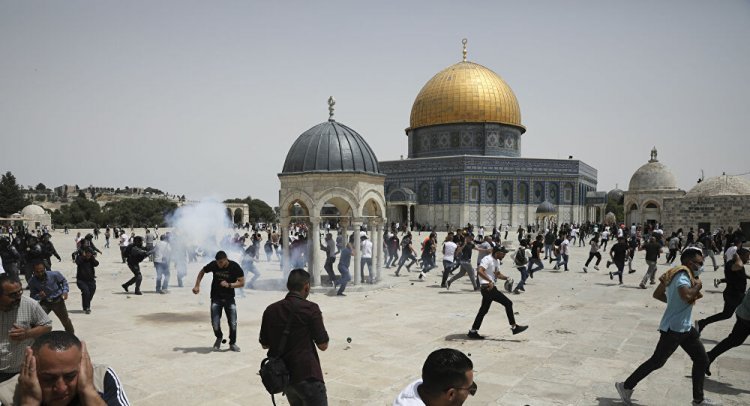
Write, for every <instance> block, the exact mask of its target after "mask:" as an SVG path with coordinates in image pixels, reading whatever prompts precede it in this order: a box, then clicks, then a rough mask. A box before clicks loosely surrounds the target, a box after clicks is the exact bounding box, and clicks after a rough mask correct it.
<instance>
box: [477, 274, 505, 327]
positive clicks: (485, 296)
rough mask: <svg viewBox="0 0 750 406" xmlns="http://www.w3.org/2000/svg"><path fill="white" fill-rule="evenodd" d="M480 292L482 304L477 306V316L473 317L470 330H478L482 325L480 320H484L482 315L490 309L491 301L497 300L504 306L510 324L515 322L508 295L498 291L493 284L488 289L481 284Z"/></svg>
mask: <svg viewBox="0 0 750 406" xmlns="http://www.w3.org/2000/svg"><path fill="white" fill-rule="evenodd" d="M481 293H482V305H481V306H479V312H478V313H477V317H476V318H475V319H474V324H472V325H471V329H472V330H479V328H480V327H482V320H484V316H485V315H486V314H487V312H488V311H489V310H490V305H491V304H492V302H498V303H500V304H501V305H503V306H505V315H506V316H508V323H509V324H510V325H511V326H512V325H514V324H516V319H515V317H513V302H512V301H511V300H510V299H508V297H507V296H505V295H504V294H503V292H500V291H499V290H497V288H496V287H494V286H493V287H492V289H489V288H487V285H483V286H482V289H481Z"/></svg>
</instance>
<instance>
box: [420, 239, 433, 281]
mask: <svg viewBox="0 0 750 406" xmlns="http://www.w3.org/2000/svg"><path fill="white" fill-rule="evenodd" d="M436 249H437V233H436V232H434V231H433V232H431V233H430V236H429V237H427V239H425V241H424V244H423V245H422V271H421V272H419V279H420V280H424V277H425V274H426V273H427V272H430V270H432V269H433V268H437V265H436V264H435V250H436Z"/></svg>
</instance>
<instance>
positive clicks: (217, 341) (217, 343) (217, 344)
mask: <svg viewBox="0 0 750 406" xmlns="http://www.w3.org/2000/svg"><path fill="white" fill-rule="evenodd" d="M220 347H221V338H217V339H216V341H214V351H219V348H220Z"/></svg>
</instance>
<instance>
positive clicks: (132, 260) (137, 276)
mask: <svg viewBox="0 0 750 406" xmlns="http://www.w3.org/2000/svg"><path fill="white" fill-rule="evenodd" d="M149 255H151V251H148V250H145V249H143V238H142V237H141V236H136V237H133V242H132V243H130V245H128V246H127V248H125V256H126V257H127V264H128V269H130V272H132V273H133V277H132V278H130V280H128V281H127V282H125V283H123V284H122V288H123V289H124V290H125V292H128V288H129V287H130V285H133V284H135V292H134V293H135V294H136V295H142V294H143V293H141V282H142V281H143V275H142V274H141V265H140V264H141V262H143V260H144V259H146V258H148V256H149Z"/></svg>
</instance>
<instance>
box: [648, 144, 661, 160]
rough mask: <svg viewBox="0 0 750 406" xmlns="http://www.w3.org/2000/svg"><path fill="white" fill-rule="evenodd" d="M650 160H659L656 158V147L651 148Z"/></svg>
mask: <svg viewBox="0 0 750 406" xmlns="http://www.w3.org/2000/svg"><path fill="white" fill-rule="evenodd" d="M649 162H659V160H658V159H656V147H653V148H652V149H651V160H649Z"/></svg>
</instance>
